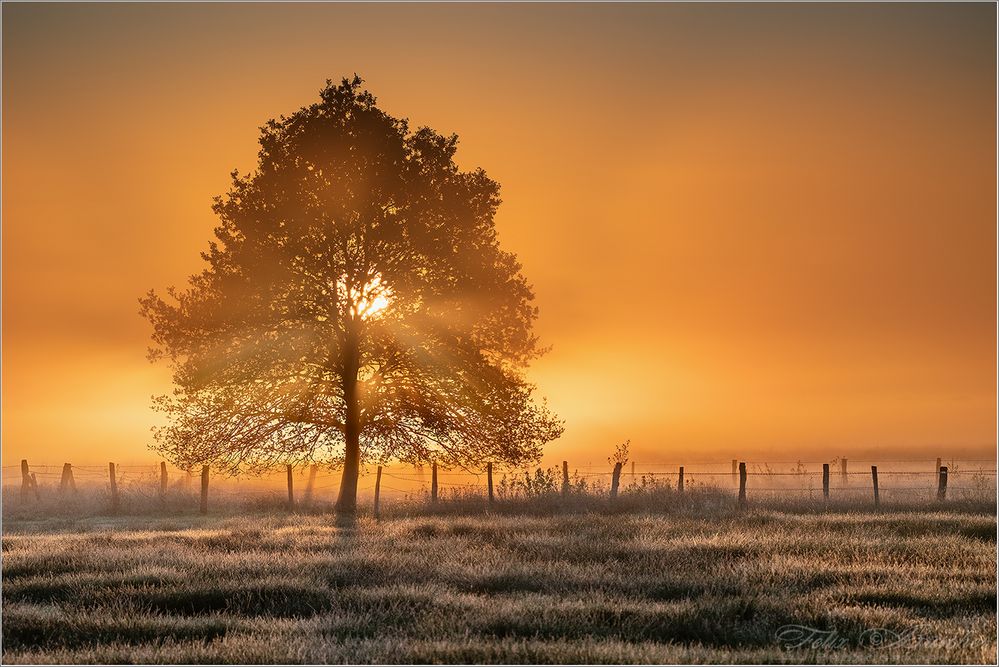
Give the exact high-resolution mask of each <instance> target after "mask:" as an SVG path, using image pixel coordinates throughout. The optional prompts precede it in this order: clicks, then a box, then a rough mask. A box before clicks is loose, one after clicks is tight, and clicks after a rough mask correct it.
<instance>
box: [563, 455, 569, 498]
mask: <svg viewBox="0 0 999 667" xmlns="http://www.w3.org/2000/svg"><path fill="white" fill-rule="evenodd" d="M568 495H569V462H568V461H562V496H563V497H565V496H568Z"/></svg>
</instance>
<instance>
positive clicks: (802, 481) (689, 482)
mask: <svg viewBox="0 0 999 667" xmlns="http://www.w3.org/2000/svg"><path fill="white" fill-rule="evenodd" d="M738 463H742V464H744V467H745V473H744V474H745V477H746V480H745V483H744V485H743V484H742V483H741V482H740V471H739V467H738ZM564 465H565V472H566V473H567V474H566V475H564V474H563V468H562V467H560V466H551V467H547V468H537V467H536V468H533V469H504V470H499V469H498V470H497V471H496V473H495V474H494V475H493V477H494V485H495V486H496V489H497V493H499V494H500V495H501V496H502V495H504V494H506V495H516V494H517V493H518V492H530V491H531V490H535V491H536V490H537V489H539V488H542V487H549V488H551V489H553V490H558V489H560V488H561V487H562V486H563V485H564V484H565V483H568V485H569V486H570V487H571V488H573V489H578V490H583V491H586V492H591V493H605V492H608V490H609V489H610V487H611V486H612V485H613V483H614V480H613V477H614V469H613V466H612V465H610V464H593V463H586V464H585V465H578V466H570V465H568V463H567V462H566V463H565V464H564ZM823 465H826V466H828V467H829V472H828V489H829V493H830V494H831V495H835V496H837V497H844V496H857V495H859V494H870V493H872V490H873V479H872V473H871V466H872V465H873V466H877V470H878V474H877V478H878V479H877V481H878V493H879V494H880V496H881V497H882V498H884V499H885V500H887V501H891V499H892V498H893V497H902V496H906V497H910V498H918V497H926V498H932V497H934V495H935V494H937V493H938V491H939V480H940V467H941V466H942V467H946V469H947V478H948V479H947V484H948V486H947V492H948V493H949V494H951V496H952V497H955V496H956V497H960V496H962V495H964V496H968V497H975V498H982V499H988V498H994V497H995V495H996V460H995V459H943V458H941V459H936V460H933V459H917V458H911V459H888V460H880V461H873V460H861V459H852V460H851V459H842V458H835V459H831V460H829V461H801V460H768V461H756V462H754V461H737V460H728V461H718V460H714V461H705V460H699V461H693V462H681V461H673V462H658V461H634V462H626V463H625V464H624V465H623V466H622V468H621V471H620V473H619V481H618V483H619V485H620V489H621V491H622V492H623V493H627V492H629V491H640V490H643V489H650V488H658V487H673V488H676V487H677V486H678V484H679V481H680V476H681V469H682V471H683V473H682V475H683V485H684V486H685V487H686V488H687V489H694V488H699V487H700V488H715V489H732V490H735V489H738V488H739V487H740V486H741V485H743V486H744V488H745V489H746V490H747V491H748V492H751V493H753V494H758V493H762V494H783V495H786V496H797V497H804V498H814V497H815V496H816V495H817V494H822V493H824V484H823V475H824V473H823V470H822V467H823ZM67 466H69V464H61V465H58V464H33V463H32V464H29V465H28V466H27V474H28V475H29V476H30V480H31V481H30V482H29V483H30V484H32V485H33V489H32V490H33V492H34V494H35V495H36V496H41V495H43V494H46V493H50V492H52V491H58V490H59V489H61V488H63V487H65V482H64V477H65V475H66V469H67ZM164 466H165V468H164ZM69 468H70V469H71V473H72V480H73V485H74V487H77V488H81V489H82V488H88V487H89V488H91V489H97V490H104V491H107V492H110V491H111V477H110V469H109V466H108V465H107V464H105V465H92V464H88V465H72V466H69ZM114 470H115V486H116V487H117V493H121V494H132V495H139V496H150V497H151V496H155V495H156V494H158V493H161V492H162V487H161V485H162V484H163V482H164V479H163V473H164V471H165V473H166V484H167V485H168V486H169V488H170V489H172V490H180V491H190V492H192V493H193V492H197V491H198V490H199V488H200V485H201V480H200V471H191V470H182V469H179V468H176V467H174V466H170V465H165V464H161V463H148V464H124V465H115V466H114ZM24 472H25V471H24V463H23V462H22V464H21V465H5V466H2V468H0V480H2V485H3V490H4V497H5V498H8V499H9V498H10V494H11V492H14V491H20V492H22V493H23V492H24V489H25V484H26V482H25V479H24ZM341 474H342V473H341V471H340V470H337V469H335V468H331V467H327V466H319V465H305V466H296V467H294V468H293V470H292V478H291V487H292V489H291V495H292V498H298V499H301V498H307V499H309V500H310V501H311V502H314V503H323V502H332V501H333V500H335V498H336V496H337V494H338V493H339V489H340V485H341ZM376 483H377V486H378V492H379V495H380V497H381V498H384V499H419V498H428V497H430V496H431V495H432V494H433V493H434V489H435V488H436V490H437V491H436V493H437V495H439V496H440V497H443V498H446V497H448V496H467V495H474V494H485V493H486V492H487V472H486V471H485V470H444V469H439V470H435V469H434V467H432V466H422V467H420V466H404V465H400V464H397V465H385V466H383V467H382V468H381V479H380V482H378V480H377V475H376V468H375V467H374V466H367V467H366V468H365V469H363V470H362V473H361V475H360V479H359V480H358V495H359V496H360V497H361V498H365V497H370V496H372V495H373V494H374V492H375V487H376ZM211 494H212V496H213V497H214V498H216V499H219V498H226V499H250V500H252V499H272V500H277V499H281V498H287V497H288V495H289V489H288V476H287V470H286V469H283V468H282V469H278V468H276V469H274V470H273V471H268V472H265V473H263V474H257V475H237V476H229V475H222V474H213V475H212V477H211Z"/></svg>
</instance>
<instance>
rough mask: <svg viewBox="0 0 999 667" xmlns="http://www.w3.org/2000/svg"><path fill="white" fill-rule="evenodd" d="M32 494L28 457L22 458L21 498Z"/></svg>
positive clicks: (23, 498) (26, 497)
mask: <svg viewBox="0 0 999 667" xmlns="http://www.w3.org/2000/svg"><path fill="white" fill-rule="evenodd" d="M30 496H31V473H30V472H28V459H21V500H27V499H28V498H29V497H30Z"/></svg>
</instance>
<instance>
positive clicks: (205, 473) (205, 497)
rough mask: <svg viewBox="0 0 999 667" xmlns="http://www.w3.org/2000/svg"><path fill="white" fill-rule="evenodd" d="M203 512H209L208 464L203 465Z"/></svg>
mask: <svg viewBox="0 0 999 667" xmlns="http://www.w3.org/2000/svg"><path fill="white" fill-rule="evenodd" d="M201 513H202V514H208V466H201Z"/></svg>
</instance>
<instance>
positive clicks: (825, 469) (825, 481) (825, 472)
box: [822, 463, 829, 503]
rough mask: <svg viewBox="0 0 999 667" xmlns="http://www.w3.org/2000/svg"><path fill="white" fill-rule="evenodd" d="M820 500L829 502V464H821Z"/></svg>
mask: <svg viewBox="0 0 999 667" xmlns="http://www.w3.org/2000/svg"><path fill="white" fill-rule="evenodd" d="M822 500H823V501H825V502H827V503H828V502H829V464H828V463H823V464H822Z"/></svg>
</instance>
